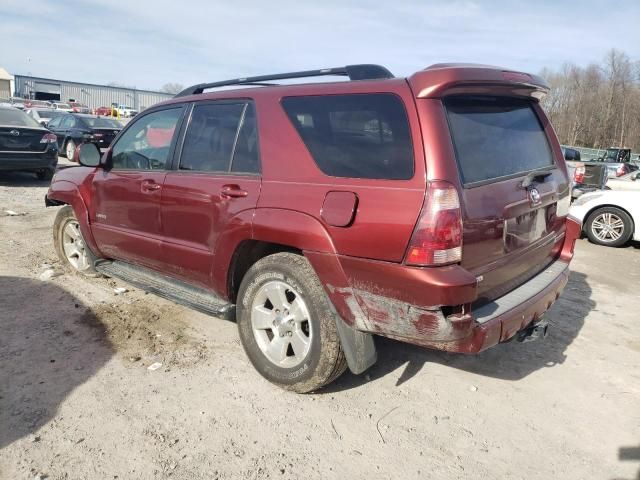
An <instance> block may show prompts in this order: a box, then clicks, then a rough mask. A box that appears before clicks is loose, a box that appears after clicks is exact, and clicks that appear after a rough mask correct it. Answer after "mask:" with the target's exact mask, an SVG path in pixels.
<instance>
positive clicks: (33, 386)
mask: <svg viewBox="0 0 640 480" xmlns="http://www.w3.org/2000/svg"><path fill="white" fill-rule="evenodd" d="M46 189H47V185H46V183H43V182H38V181H36V180H34V178H33V176H30V175H26V174H0V205H1V207H0V327H1V329H2V330H1V333H0V478H1V479H3V480H4V479H11V480H14V479H22V478H25V479H33V478H49V479H89V478H92V479H94V478H97V479H107V478H108V479H115V478H119V479H131V478H138V479H151V478H169V477H171V478H176V479H190V480H191V479H216V478H217V479H231V478H250V479H264V478H272V479H281V478H282V479H289V478H292V479H294V478H304V479H316V478H367V479H377V478H381V479H382V478H402V479H408V478H465V479H475V478H478V479H497V478H522V479H538V478H539V479H550V478H562V479H614V478H616V479H632V478H640V477H639V475H640V473H639V472H638V469H639V468H640V428H639V427H640V366H639V365H640V324H639V315H638V310H636V308H639V307H640V298H639V295H638V285H639V284H640V245H638V244H636V245H631V246H629V247H627V248H623V249H607V248H603V247H597V246H594V245H591V244H589V243H588V242H587V241H586V240H581V241H579V243H578V246H577V253H576V258H575V261H574V263H573V266H572V270H573V272H572V274H571V280H570V283H569V285H568V287H567V289H566V291H565V294H564V295H563V297H562V298H561V299H560V300H559V301H558V302H557V303H556V305H555V306H554V307H553V308H552V310H551V311H550V312H549V314H548V318H549V319H550V320H551V321H552V322H553V326H552V328H551V330H550V335H549V337H548V338H547V339H546V340H544V341H540V342H532V343H527V344H518V343H509V344H505V345H501V346H498V347H496V348H494V349H491V350H490V351H487V352H485V353H483V354H481V355H478V356H460V355H453V354H445V353H440V352H433V351H429V350H424V349H420V348H416V347H412V346H409V345H405V344H401V343H398V342H394V341H390V340H385V339H378V341H377V345H378V349H379V361H378V363H377V365H375V366H374V367H373V368H372V369H371V370H370V371H368V372H367V374H366V375H362V376H354V375H351V374H350V373H347V374H345V375H344V376H343V377H342V378H341V379H340V380H338V381H337V382H336V383H334V384H333V385H331V386H330V387H328V388H326V389H325V390H323V391H321V392H320V393H317V394H313V395H295V394H291V393H286V392H284V391H281V390H279V389H278V388H276V387H273V386H272V385H270V384H269V383H267V382H266V381H264V380H263V379H262V378H261V377H259V376H258V374H257V373H256V372H255V371H254V370H253V368H252V367H251V365H250V364H249V362H248V360H247V358H246V357H245V355H244V352H243V351H242V347H241V346H240V343H239V341H238V336H237V332H236V326H235V324H233V323H231V322H227V321H223V320H219V319H216V318H212V317H207V316H205V315H202V314H200V313H197V312H194V311H192V310H189V309H186V308H183V307H180V306H177V305H174V304H171V303H170V302H167V301H165V300H163V299H160V298H157V297H154V296H152V295H145V294H144V292H141V291H139V290H137V289H134V288H132V287H129V286H127V285H125V284H124V283H122V282H120V281H114V280H110V279H104V278H102V279H85V278H81V277H79V276H77V275H73V274H69V273H64V270H62V269H61V268H60V264H59V263H58V261H57V259H56V256H55V253H54V250H53V247H52V243H51V225H52V222H53V219H54V217H55V214H56V209H55V208H50V209H45V208H44V195H45V192H46ZM7 210H12V211H14V212H15V213H18V214H19V215H17V216H9V215H7V214H6V211H7ZM49 268H51V269H53V270H54V271H55V272H56V274H58V273H60V274H61V275H59V276H55V277H54V278H51V279H49V280H46V281H43V280H41V279H40V276H41V274H42V273H43V272H44V271H45V270H47V269H49ZM116 287H125V288H127V289H128V291H127V292H125V293H121V294H116V293H115V292H114V288H116ZM154 363H161V364H162V366H161V367H160V368H158V369H156V370H149V368H148V367H149V366H150V365H152V364H154Z"/></svg>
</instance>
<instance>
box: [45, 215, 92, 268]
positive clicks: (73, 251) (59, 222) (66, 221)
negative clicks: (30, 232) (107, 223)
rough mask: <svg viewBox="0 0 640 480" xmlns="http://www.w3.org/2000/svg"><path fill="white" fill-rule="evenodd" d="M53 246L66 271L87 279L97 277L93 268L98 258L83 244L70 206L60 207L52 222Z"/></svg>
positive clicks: (78, 225)
mask: <svg viewBox="0 0 640 480" xmlns="http://www.w3.org/2000/svg"><path fill="white" fill-rule="evenodd" d="M53 244H54V246H55V249H56V253H57V254H58V257H59V258H60V260H61V261H62V263H63V264H64V265H65V266H66V267H67V268H68V269H70V270H72V271H74V272H78V273H80V274H82V275H86V276H88V277H97V276H99V273H98V272H97V271H96V269H95V268H93V265H94V263H95V261H96V260H97V259H98V257H97V256H96V255H95V254H94V253H93V252H92V251H91V249H90V248H89V246H88V245H87V244H86V243H85V241H84V238H83V237H82V232H81V231H80V223H79V222H78V219H77V218H76V215H75V213H74V212H73V208H71V206H70V205H65V206H64V207H62V208H61V209H60V211H59V212H58V214H57V215H56V219H55V221H54V222H53Z"/></svg>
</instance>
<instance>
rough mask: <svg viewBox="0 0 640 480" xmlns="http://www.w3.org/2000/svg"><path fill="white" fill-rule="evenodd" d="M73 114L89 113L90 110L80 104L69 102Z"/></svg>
mask: <svg viewBox="0 0 640 480" xmlns="http://www.w3.org/2000/svg"><path fill="white" fill-rule="evenodd" d="M69 106H70V107H71V111H72V112H73V113H91V109H90V108H89V107H87V106H86V105H83V104H82V103H80V102H69Z"/></svg>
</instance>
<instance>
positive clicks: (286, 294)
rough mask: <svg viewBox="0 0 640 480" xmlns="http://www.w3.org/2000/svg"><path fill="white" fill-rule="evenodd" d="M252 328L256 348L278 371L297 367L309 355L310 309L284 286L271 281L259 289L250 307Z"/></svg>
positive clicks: (310, 336)
mask: <svg viewBox="0 0 640 480" xmlns="http://www.w3.org/2000/svg"><path fill="white" fill-rule="evenodd" d="M251 326H252V329H253V335H254V337H255V339H256V342H257V344H258V347H259V348H260V350H261V351H262V353H263V354H264V355H265V357H267V359H268V360H269V361H270V362H271V363H273V364H274V365H277V366H278V367H282V368H294V367H297V366H298V365H300V364H301V363H302V362H303V361H304V360H305V358H306V357H307V355H308V354H309V350H310V349H311V340H312V336H313V331H312V328H311V322H310V315H309V309H308V308H307V304H306V303H305V301H304V299H303V298H302V296H300V294H299V293H298V292H297V291H296V290H295V289H294V288H293V287H292V286H291V285H289V284H288V283H286V282H283V281H280V280H272V281H270V282H267V283H265V284H264V285H262V286H261V287H260V290H258V292H257V294H256V296H255V297H254V301H253V303H252V305H251Z"/></svg>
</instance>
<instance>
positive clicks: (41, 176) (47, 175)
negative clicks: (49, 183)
mask: <svg viewBox="0 0 640 480" xmlns="http://www.w3.org/2000/svg"><path fill="white" fill-rule="evenodd" d="M54 173H56V169H55V168H45V169H44V170H39V171H37V172H36V177H38V180H51V179H52V178H53V174H54Z"/></svg>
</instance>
